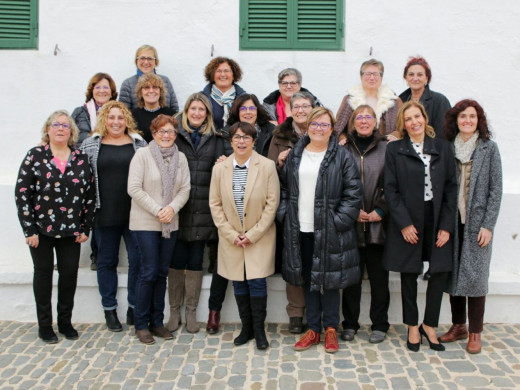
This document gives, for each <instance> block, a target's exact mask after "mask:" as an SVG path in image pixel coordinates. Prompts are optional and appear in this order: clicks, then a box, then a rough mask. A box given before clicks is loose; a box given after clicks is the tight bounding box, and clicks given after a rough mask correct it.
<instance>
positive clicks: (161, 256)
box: [133, 230, 177, 330]
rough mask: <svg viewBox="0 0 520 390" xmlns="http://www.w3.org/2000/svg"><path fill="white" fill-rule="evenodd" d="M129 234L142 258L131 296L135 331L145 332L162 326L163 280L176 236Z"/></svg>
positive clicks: (152, 233) (146, 232) (147, 233)
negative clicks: (132, 235)
mask: <svg viewBox="0 0 520 390" xmlns="http://www.w3.org/2000/svg"><path fill="white" fill-rule="evenodd" d="M133 233H134V234H135V237H136V238H137V244H138V246H139V250H140V252H141V256H142V257H141V263H140V267H139V276H138V277H137V284H136V292H135V309H134V320H135V329H136V330H140V329H147V328H148V325H150V326H151V327H152V328H158V327H160V326H163V320H164V296H165V294H166V278H167V277H168V268H169V267H170V262H171V260H172V257H173V251H174V250H175V241H176V239H177V232H171V233H170V238H164V237H162V233H161V232H156V231H142V230H136V231H134V232H133ZM148 322H150V323H148Z"/></svg>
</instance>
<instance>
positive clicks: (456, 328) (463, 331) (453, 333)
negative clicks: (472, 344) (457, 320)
mask: <svg viewBox="0 0 520 390" xmlns="http://www.w3.org/2000/svg"><path fill="white" fill-rule="evenodd" d="M467 338H468V329H467V328H466V324H453V325H452V326H451V328H450V330H448V331H447V332H446V333H444V334H443V335H442V336H441V337H439V341H440V342H442V343H451V342H453V341H455V340H464V339H467Z"/></svg>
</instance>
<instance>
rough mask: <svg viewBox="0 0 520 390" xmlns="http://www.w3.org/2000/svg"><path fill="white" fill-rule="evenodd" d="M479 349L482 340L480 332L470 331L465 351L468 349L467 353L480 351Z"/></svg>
mask: <svg viewBox="0 0 520 390" xmlns="http://www.w3.org/2000/svg"><path fill="white" fill-rule="evenodd" d="M481 349H482V342H481V341H480V333H470V334H469V339H468V346H467V347H466V351H468V353H480V350H481Z"/></svg>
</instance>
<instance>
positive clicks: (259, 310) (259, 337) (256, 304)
mask: <svg viewBox="0 0 520 390" xmlns="http://www.w3.org/2000/svg"><path fill="white" fill-rule="evenodd" d="M250 300H251V315H252V317H253V331H254V335H255V340H256V348H257V349H267V347H269V342H268V341H267V336H266V335H265V317H266V315H267V310H266V307H267V295H266V296H265V297H251V298H250Z"/></svg>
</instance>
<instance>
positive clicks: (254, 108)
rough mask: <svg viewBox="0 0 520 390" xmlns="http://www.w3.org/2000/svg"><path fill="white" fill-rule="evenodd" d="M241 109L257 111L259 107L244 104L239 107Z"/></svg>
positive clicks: (243, 110)
mask: <svg viewBox="0 0 520 390" xmlns="http://www.w3.org/2000/svg"><path fill="white" fill-rule="evenodd" d="M239 110H240V111H242V112H246V111H251V112H255V111H256V110H257V107H256V106H249V107H246V106H242V107H240V108H239Z"/></svg>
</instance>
